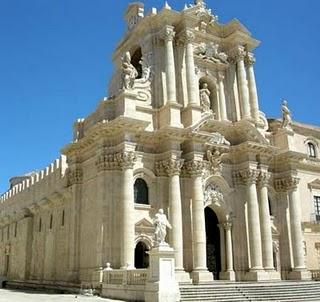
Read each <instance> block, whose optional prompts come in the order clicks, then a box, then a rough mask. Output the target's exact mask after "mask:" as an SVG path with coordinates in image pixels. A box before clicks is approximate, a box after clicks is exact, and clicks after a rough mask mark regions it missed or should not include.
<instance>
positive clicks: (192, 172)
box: [183, 160, 206, 176]
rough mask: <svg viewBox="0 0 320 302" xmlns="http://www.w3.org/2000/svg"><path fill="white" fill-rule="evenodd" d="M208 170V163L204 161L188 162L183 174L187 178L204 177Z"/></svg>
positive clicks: (185, 164)
mask: <svg viewBox="0 0 320 302" xmlns="http://www.w3.org/2000/svg"><path fill="white" fill-rule="evenodd" d="M205 168H206V162H204V161H202V160H191V161H187V162H185V163H184V165H183V170H184V171H183V172H184V174H185V175H187V176H202V174H203V173H204V170H205Z"/></svg>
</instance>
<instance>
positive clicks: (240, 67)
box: [236, 46, 250, 118]
mask: <svg viewBox="0 0 320 302" xmlns="http://www.w3.org/2000/svg"><path fill="white" fill-rule="evenodd" d="M245 54H246V52H245V48H244V47H243V46H239V47H238V48H237V49H236V61H237V77H238V85H239V94H240V100H241V108H242V118H250V103H249V91H248V83H247V75H246V69H245V65H244V58H245Z"/></svg>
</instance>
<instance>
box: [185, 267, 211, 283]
mask: <svg viewBox="0 0 320 302" xmlns="http://www.w3.org/2000/svg"><path fill="white" fill-rule="evenodd" d="M190 275H191V278H192V282H193V283H194V284H199V283H205V282H212V281H213V274H212V273H210V272H209V271H207V270H203V271H202V270H201V271H193V272H191V274H190Z"/></svg>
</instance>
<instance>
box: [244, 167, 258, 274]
mask: <svg viewBox="0 0 320 302" xmlns="http://www.w3.org/2000/svg"><path fill="white" fill-rule="evenodd" d="M240 174H241V177H242V179H243V181H244V183H245V185H246V195H247V203H248V230H249V245H250V257H251V268H250V271H259V270H262V251H261V233H260V219H259V204H258V198H257V188H256V181H257V178H258V175H259V171H258V170H255V169H246V170H242V171H240Z"/></svg>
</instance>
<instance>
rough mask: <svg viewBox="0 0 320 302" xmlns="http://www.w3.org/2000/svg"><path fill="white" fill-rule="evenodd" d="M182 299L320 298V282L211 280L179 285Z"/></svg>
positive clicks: (215, 301)
mask: <svg viewBox="0 0 320 302" xmlns="http://www.w3.org/2000/svg"><path fill="white" fill-rule="evenodd" d="M180 292H181V301H182V302H183V301H195V302H198V301H212V302H218V301H219V302H229V301H230V302H231V301H238V302H243V301H247V302H248V301H250V302H258V301H270V302H271V301H275V302H276V301H277V302H281V301H294V302H302V301H303V302H307V301H318V302H319V301H320V282H311V281H308V282H293V281H290V282H270V283H249V282H235V283H230V282H218V281H216V282H213V283H211V284H208V283H207V284H200V285H180Z"/></svg>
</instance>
